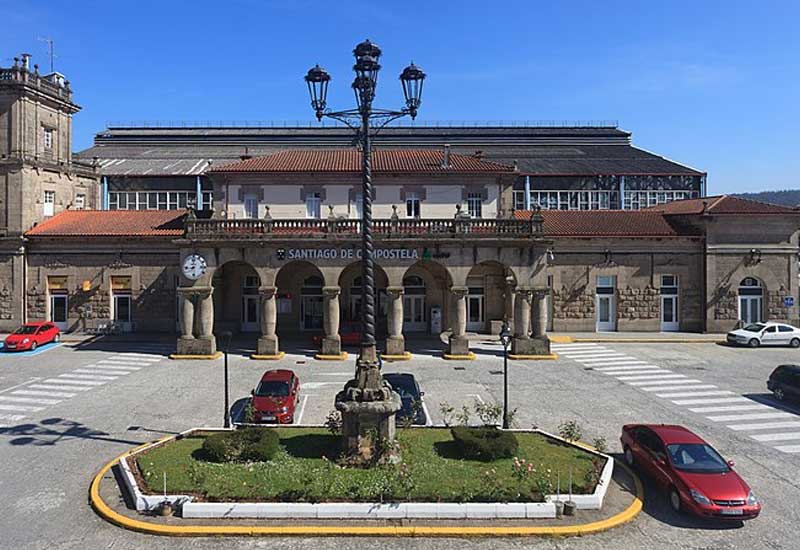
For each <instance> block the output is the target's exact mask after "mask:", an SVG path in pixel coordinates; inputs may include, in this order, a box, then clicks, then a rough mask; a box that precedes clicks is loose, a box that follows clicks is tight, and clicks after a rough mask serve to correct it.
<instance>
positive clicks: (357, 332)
mask: <svg viewBox="0 0 800 550" xmlns="http://www.w3.org/2000/svg"><path fill="white" fill-rule="evenodd" d="M323 338H324V335H322V334H315V335H314V345H315V346H317V347H320V346H321V345H322V339H323ZM339 338H341V340H342V345H343V346H357V345H359V344H360V343H361V323H342V324H341V326H340V327H339Z"/></svg>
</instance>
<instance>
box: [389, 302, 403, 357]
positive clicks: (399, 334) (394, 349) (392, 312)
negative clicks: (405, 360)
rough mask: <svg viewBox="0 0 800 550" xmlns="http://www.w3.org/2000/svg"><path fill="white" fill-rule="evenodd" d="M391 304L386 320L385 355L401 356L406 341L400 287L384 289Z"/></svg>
mask: <svg viewBox="0 0 800 550" xmlns="http://www.w3.org/2000/svg"><path fill="white" fill-rule="evenodd" d="M386 292H387V293H388V294H389V299H390V300H391V304H390V305H389V316H388V318H387V320H386V321H387V323H386V324H387V329H388V331H389V334H388V336H387V337H386V355H403V354H405V352H406V341H405V338H404V337H403V292H404V289H403V287H402V286H390V287H388V288H387V289H386Z"/></svg>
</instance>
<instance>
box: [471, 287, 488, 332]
mask: <svg viewBox="0 0 800 550" xmlns="http://www.w3.org/2000/svg"><path fill="white" fill-rule="evenodd" d="M480 290H481V294H477V293H476V294H467V330H468V331H470V332H482V331H483V330H484V328H486V323H485V321H484V319H483V289H480ZM470 292H473V289H470Z"/></svg>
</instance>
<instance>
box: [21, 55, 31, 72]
mask: <svg viewBox="0 0 800 550" xmlns="http://www.w3.org/2000/svg"><path fill="white" fill-rule="evenodd" d="M21 55H22V68H23V69H24V70H26V71H27V70H29V69H28V67H29V65H30V63H29V61H30V59H31V54H29V53H23V54H21Z"/></svg>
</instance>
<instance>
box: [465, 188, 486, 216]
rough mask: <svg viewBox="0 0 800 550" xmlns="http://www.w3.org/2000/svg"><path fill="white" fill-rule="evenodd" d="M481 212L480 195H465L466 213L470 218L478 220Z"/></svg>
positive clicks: (481, 198)
mask: <svg viewBox="0 0 800 550" xmlns="http://www.w3.org/2000/svg"><path fill="white" fill-rule="evenodd" d="M482 210H483V195H482V194H481V193H468V194H467V211H468V212H469V215H470V217H471V218H480V217H481V213H482Z"/></svg>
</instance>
